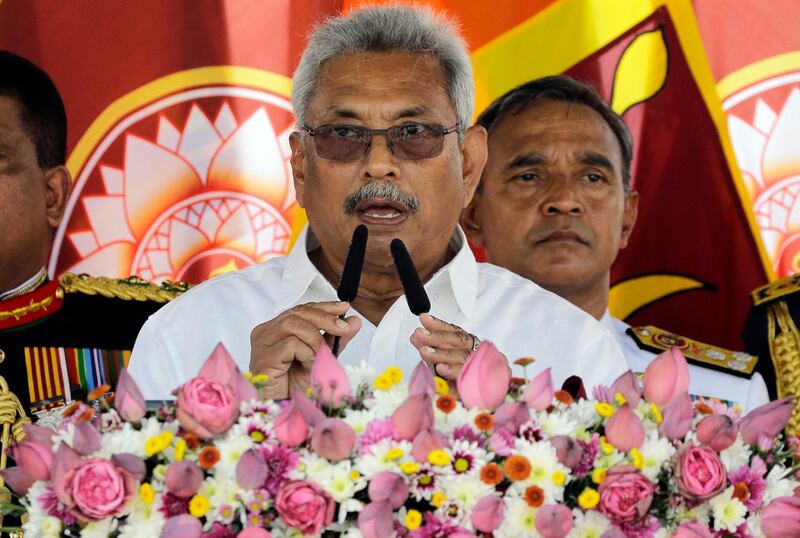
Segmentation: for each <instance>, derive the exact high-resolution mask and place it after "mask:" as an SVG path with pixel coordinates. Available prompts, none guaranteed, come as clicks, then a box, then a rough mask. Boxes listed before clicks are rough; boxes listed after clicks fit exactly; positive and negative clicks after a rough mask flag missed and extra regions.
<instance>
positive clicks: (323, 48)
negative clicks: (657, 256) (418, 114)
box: [292, 6, 475, 136]
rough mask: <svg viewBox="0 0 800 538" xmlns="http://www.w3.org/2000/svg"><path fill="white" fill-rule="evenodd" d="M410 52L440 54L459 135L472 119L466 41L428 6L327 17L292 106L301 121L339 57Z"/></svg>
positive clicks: (311, 45)
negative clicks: (329, 65) (328, 64)
mask: <svg viewBox="0 0 800 538" xmlns="http://www.w3.org/2000/svg"><path fill="white" fill-rule="evenodd" d="M384 51H385V52H390V51H399V52H408V53H418V54H430V55H432V56H433V57H434V58H436V59H437V60H438V61H439V63H440V65H441V66H442V70H443V71H444V75H445V79H446V81H447V88H446V90H447V94H448V96H449V97H450V101H451V102H452V103H453V108H454V109H455V111H456V117H457V121H458V132H459V136H460V135H461V134H463V132H464V131H465V130H466V129H467V127H469V126H470V125H471V124H472V114H473V112H474V110H475V86H474V83H473V80H472V64H471V63H470V59H469V54H468V53H467V47H466V44H465V42H464V40H463V39H462V38H461V36H460V35H459V33H458V30H457V28H456V25H455V23H454V22H452V21H451V20H449V19H447V18H445V17H444V16H442V15H439V14H437V13H435V12H433V11H432V10H431V9H430V8H412V7H400V6H392V7H368V8H364V9H359V10H356V11H353V12H352V13H351V14H350V15H348V16H347V17H337V18H331V19H328V20H327V21H326V22H325V23H323V24H322V25H320V26H319V27H317V28H316V29H315V30H314V32H313V33H312V34H311V36H310V38H309V40H308V45H307V46H306V49H305V51H304V52H303V56H302V57H301V58H300V63H299V64H298V65H297V69H296V70H295V72H294V78H293V80H292V106H293V107H294V112H295V116H296V117H297V123H298V125H304V124H305V122H306V112H307V110H308V105H309V103H310V102H311V98H312V97H313V95H314V91H315V90H316V85H317V80H318V78H319V72H320V70H321V68H322V66H323V65H324V64H325V62H327V61H328V60H331V59H333V58H334V57H336V56H339V55H342V54H349V53H359V52H384Z"/></svg>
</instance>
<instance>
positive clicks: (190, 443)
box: [183, 432, 200, 450]
mask: <svg viewBox="0 0 800 538" xmlns="http://www.w3.org/2000/svg"><path fill="white" fill-rule="evenodd" d="M183 440H184V441H186V446H187V447H189V448H191V449H192V450H194V449H195V448H197V447H199V446H200V438H199V437H197V435H196V434H194V433H192V432H186V433H185V434H183Z"/></svg>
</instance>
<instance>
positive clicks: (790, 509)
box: [761, 497, 800, 538]
mask: <svg viewBox="0 0 800 538" xmlns="http://www.w3.org/2000/svg"><path fill="white" fill-rule="evenodd" d="M798 529H800V497H778V498H777V499H775V500H773V501H772V502H771V503H769V504H768V505H767V506H766V507H765V508H764V509H763V510H762V511H761V530H762V531H763V532H764V534H765V535H766V536H767V538H789V537H790V536H791V537H796V536H798V535H799V534H800V532H798Z"/></svg>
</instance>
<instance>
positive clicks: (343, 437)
mask: <svg viewBox="0 0 800 538" xmlns="http://www.w3.org/2000/svg"><path fill="white" fill-rule="evenodd" d="M355 446H356V432H354V431H353V428H351V427H350V425H349V424H347V423H346V422H345V421H343V420H342V419H339V418H326V419H325V420H323V421H322V422H320V423H319V424H317V425H316V426H314V432H313V433H312V434H311V448H312V449H313V450H314V452H316V453H317V455H319V456H322V457H323V458H325V459H328V460H330V461H340V460H343V459H345V458H346V457H348V456H350V454H351V452H353V447H355Z"/></svg>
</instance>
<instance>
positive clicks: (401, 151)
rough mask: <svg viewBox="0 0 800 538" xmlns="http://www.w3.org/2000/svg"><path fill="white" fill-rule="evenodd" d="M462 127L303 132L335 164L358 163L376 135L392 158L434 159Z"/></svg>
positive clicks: (406, 125)
mask: <svg viewBox="0 0 800 538" xmlns="http://www.w3.org/2000/svg"><path fill="white" fill-rule="evenodd" d="M457 128H458V125H453V126H452V127H449V128H447V129H445V128H444V127H442V126H441V125H437V124H432V123H404V124H403V125H395V126H393V127H389V128H388V129H367V128H366V127H361V126H360V125H346V124H341V125H320V126H319V127H316V128H314V129H312V128H311V127H309V126H308V125H303V130H304V131H306V132H307V133H308V134H310V135H311V136H312V137H314V145H315V146H316V148H317V155H319V156H320V157H321V158H323V159H328V160H331V161H354V160H356V159H360V158H361V157H362V156H363V155H365V154H366V153H367V150H368V149H369V146H370V144H371V143H372V136H373V135H385V136H386V141H387V143H388V144H389V149H390V150H391V152H392V154H394V155H395V156H396V157H398V158H400V159H407V160H411V161H418V160H420V159H430V158H431V157H436V156H437V155H439V154H440V153H441V152H442V147H443V146H444V135H446V134H450V133H454V132H456V129H457Z"/></svg>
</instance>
